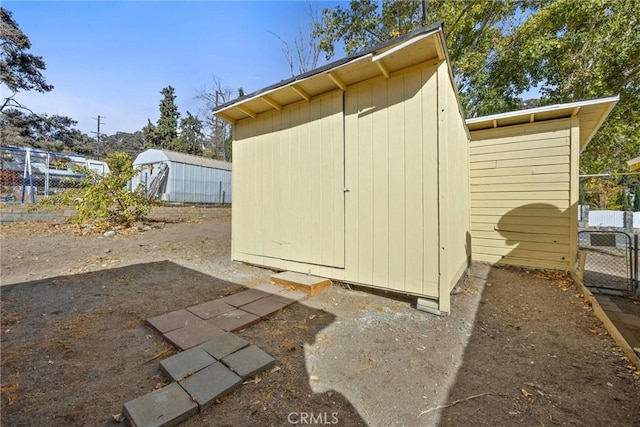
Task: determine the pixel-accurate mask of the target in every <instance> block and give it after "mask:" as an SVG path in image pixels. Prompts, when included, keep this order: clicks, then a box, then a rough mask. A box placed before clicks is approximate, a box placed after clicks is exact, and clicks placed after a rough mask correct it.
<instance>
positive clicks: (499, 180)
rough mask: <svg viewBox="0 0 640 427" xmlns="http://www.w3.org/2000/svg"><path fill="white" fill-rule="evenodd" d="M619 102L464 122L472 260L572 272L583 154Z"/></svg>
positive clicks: (560, 106)
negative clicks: (467, 138) (467, 143)
mask: <svg viewBox="0 0 640 427" xmlns="http://www.w3.org/2000/svg"><path fill="white" fill-rule="evenodd" d="M618 100H619V98H618V97H617V96H616V97H610V98H600V99H593V100H588V101H580V102H573V103H568V104H558V105H550V106H545V107H539V108H533V109H528V110H521V111H512V112H509V113H504V114H496V115H492V116H486V117H479V118H473V119H468V120H467V121H466V123H467V125H468V127H469V131H470V133H471V143H470V146H469V169H470V178H469V180H470V205H471V247H472V259H473V260H474V261H485V262H489V263H500V264H511V265H517V266H526V267H539V268H549V269H558V270H567V271H572V270H574V268H575V260H576V254H577V244H578V230H577V227H578V179H579V173H578V166H579V157H580V152H581V151H582V150H583V149H584V148H585V147H586V145H587V144H588V142H589V141H590V140H591V138H592V137H593V135H594V134H595V133H596V131H597V130H598V128H599V127H600V125H601V124H602V123H603V122H604V120H605V119H606V118H607V116H608V115H609V112H610V111H611V109H612V108H613V107H614V106H615V104H616V103H617V102H618Z"/></svg>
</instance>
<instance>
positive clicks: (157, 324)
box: [145, 310, 201, 334]
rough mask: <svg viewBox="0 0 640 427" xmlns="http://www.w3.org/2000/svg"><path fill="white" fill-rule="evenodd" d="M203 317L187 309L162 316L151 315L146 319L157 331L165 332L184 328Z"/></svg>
mask: <svg viewBox="0 0 640 427" xmlns="http://www.w3.org/2000/svg"><path fill="white" fill-rule="evenodd" d="M199 321H201V319H200V318H199V317H198V316H196V315H194V314H193V313H191V312H189V311H187V310H178V311H172V312H170V313H167V314H162V315H160V316H156V317H151V318H149V319H147V320H145V323H146V324H147V325H149V326H151V327H152V328H153V329H155V330H156V331H158V332H160V333H161V334H164V333H166V332H169V331H173V330H175V329H180V328H184V327H185V326H189V325H190V324H191V323H193V322H199Z"/></svg>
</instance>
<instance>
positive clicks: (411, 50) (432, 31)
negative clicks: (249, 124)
mask: <svg viewBox="0 0 640 427" xmlns="http://www.w3.org/2000/svg"><path fill="white" fill-rule="evenodd" d="M429 60H438V61H443V60H448V58H447V51H446V45H445V42H444V35H443V30H442V24H441V23H438V24H434V25H431V26H427V27H422V28H420V29H418V30H416V31H414V32H412V33H409V34H406V35H404V36H401V37H397V38H394V39H392V40H389V41H388V42H385V43H382V44H379V45H377V46H374V47H372V48H370V49H367V50H364V51H362V52H359V53H356V54H354V55H351V56H348V57H346V58H343V59H340V60H337V61H335V62H332V63H330V64H327V65H325V66H322V67H320V68H317V69H315V70H312V71H309V72H307V73H305V74H301V75H299V76H297V77H293V78H291V79H288V80H284V81H282V82H280V83H277V84H275V85H272V86H269V87H267V88H264V89H261V90H259V91H257V92H254V93H251V94H249V95H246V96H244V97H242V98H238V99H236V100H234V101H231V102H228V103H226V104H223V105H221V106H219V107H217V108H216V109H214V110H213V113H214V114H215V115H216V116H217V117H219V118H221V119H223V120H226V121H228V122H230V123H232V124H233V123H235V122H236V121H238V120H242V119H245V118H249V117H252V118H255V117H257V115H258V114H261V113H264V112H267V111H269V110H274V109H275V110H281V109H282V108H283V107H284V106H286V105H289V104H293V103H295V102H299V101H307V102H308V101H310V100H311V99H312V98H313V97H316V96H319V95H322V94H324V93H328V92H331V91H334V90H342V91H346V90H347V87H349V86H351V85H353V84H356V83H358V82H361V81H364V80H368V79H370V78H373V77H376V76H380V75H383V76H385V77H386V78H389V77H390V76H391V74H392V73H394V72H395V71H399V70H402V69H405V68H408V67H411V66H413V65H417V64H420V63H423V62H426V61H429Z"/></svg>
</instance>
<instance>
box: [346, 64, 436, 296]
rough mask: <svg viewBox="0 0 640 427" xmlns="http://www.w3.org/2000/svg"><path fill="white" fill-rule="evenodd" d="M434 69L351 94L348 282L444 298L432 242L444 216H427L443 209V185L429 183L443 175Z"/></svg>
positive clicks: (353, 89) (399, 76) (350, 91)
mask: <svg viewBox="0 0 640 427" xmlns="http://www.w3.org/2000/svg"><path fill="white" fill-rule="evenodd" d="M434 71H435V67H434V66H433V65H429V66H423V67H416V68H413V69H411V70H408V71H406V72H403V73H397V74H394V75H392V76H391V78H389V79H385V78H376V79H372V80H370V81H368V82H365V83H361V84H359V85H357V86H354V87H350V88H349V89H348V90H347V92H346V93H345V105H346V106H345V131H346V135H347V136H346V185H347V187H349V188H350V192H349V193H347V198H346V200H347V201H346V208H347V214H346V227H347V233H346V236H347V245H346V246H347V253H346V256H347V263H346V269H345V279H346V280H348V281H354V282H358V283H365V284H373V285H375V286H377V287H382V288H388V289H393V290H397V291H403V292H408V293H412V294H420V295H429V296H434V297H437V295H438V275H439V272H438V269H437V255H438V254H437V242H436V241H434V240H433V239H430V241H429V242H428V243H426V242H425V237H429V236H433V235H437V228H438V216H437V210H436V211H435V215H434V216H429V217H428V218H426V217H425V206H433V205H437V200H436V197H437V180H436V179H425V178H426V177H428V176H429V177H433V176H437V164H436V161H435V160H434V159H435V158H436V152H437V143H438V138H437V127H436V126H435V125H434V124H435V123H436V120H437V109H436V106H435V104H436V99H437V89H438V88H437V84H436V81H435V73H434ZM425 101H426V104H425ZM425 161H426V164H425ZM425 187H428V188H429V189H430V190H428V191H425ZM425 194H427V195H428V196H429V197H430V198H431V199H430V200H425V199H424V197H425ZM431 213H432V214H433V213H434V211H433V210H431ZM425 230H429V231H428V232H426V231H425ZM427 248H428V249H427ZM427 252H428V253H427ZM434 253H435V257H436V260H434V259H432V258H433V254H434ZM430 257H431V259H430ZM427 264H434V265H435V268H429V269H427V268H425V266H426V265H427Z"/></svg>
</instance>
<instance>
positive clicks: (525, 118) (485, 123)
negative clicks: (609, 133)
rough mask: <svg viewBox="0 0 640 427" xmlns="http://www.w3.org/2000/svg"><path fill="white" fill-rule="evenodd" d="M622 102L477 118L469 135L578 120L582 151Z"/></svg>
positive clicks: (469, 122) (586, 103)
mask: <svg viewBox="0 0 640 427" xmlns="http://www.w3.org/2000/svg"><path fill="white" fill-rule="evenodd" d="M619 100H620V96H618V95H616V96H611V97H607V98H597V99H589V100H585V101H577V102H569V103H566V104H554V105H546V106H544V107H536V108H529V109H527V110H518V111H509V112H507V113H500V114H492V115H490V116H484V117H474V118H472V119H467V120H466V122H467V127H468V128H469V131H470V132H472V134H473V132H478V131H483V130H488V129H495V128H501V127H505V126H513V125H521V124H526V123H536V122H542V121H546V120H555V119H562V118H567V117H571V116H578V117H579V119H580V150H583V149H584V148H585V147H586V146H587V144H588V143H589V141H591V138H593V136H594V135H595V133H596V132H597V131H598V129H599V128H600V126H601V125H602V123H603V122H604V121H605V119H606V118H607V116H609V113H610V112H611V110H612V109H613V107H615V105H616V104H617V103H618V101H619Z"/></svg>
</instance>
